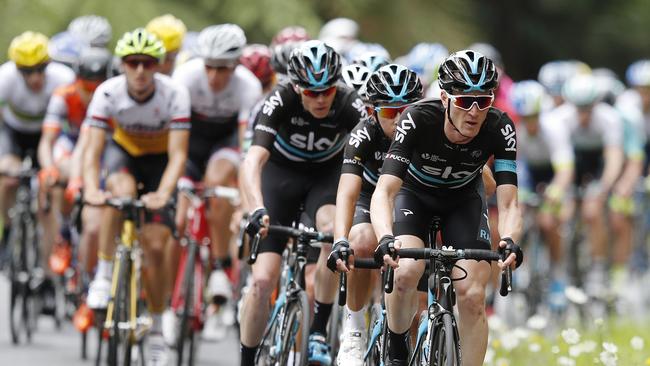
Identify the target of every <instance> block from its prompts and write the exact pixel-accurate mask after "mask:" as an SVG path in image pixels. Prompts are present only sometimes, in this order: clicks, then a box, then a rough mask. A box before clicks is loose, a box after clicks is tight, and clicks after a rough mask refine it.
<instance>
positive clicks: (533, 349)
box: [528, 343, 542, 353]
mask: <svg viewBox="0 0 650 366" xmlns="http://www.w3.org/2000/svg"><path fill="white" fill-rule="evenodd" d="M528 350H529V351H530V352H532V353H537V352H539V351H541V350H542V346H540V345H539V343H531V344H529V345H528Z"/></svg>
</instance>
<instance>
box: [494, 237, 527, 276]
mask: <svg viewBox="0 0 650 366" xmlns="http://www.w3.org/2000/svg"><path fill="white" fill-rule="evenodd" d="M499 253H501V254H505V253H508V257H507V258H506V260H504V261H502V260H499V262H498V263H497V264H498V265H499V268H500V269H501V270H504V269H506V268H508V267H511V268H512V269H516V268H519V266H521V263H522V262H523V261H524V252H523V251H522V250H521V248H520V247H519V245H517V244H515V242H514V240H512V239H511V238H508V237H506V238H501V241H499Z"/></svg>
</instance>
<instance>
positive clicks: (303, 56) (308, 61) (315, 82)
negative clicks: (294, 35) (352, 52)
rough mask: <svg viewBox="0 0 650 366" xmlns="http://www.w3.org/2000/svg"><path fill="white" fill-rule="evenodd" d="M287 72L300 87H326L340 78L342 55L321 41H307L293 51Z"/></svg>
mask: <svg viewBox="0 0 650 366" xmlns="http://www.w3.org/2000/svg"><path fill="white" fill-rule="evenodd" d="M287 74H288V75H289V78H290V79H291V82H292V83H293V84H295V85H297V86H299V87H302V88H306V89H325V88H328V87H330V86H332V85H334V84H336V82H337V81H338V80H339V78H340V76H341V57H340V56H339V54H338V53H336V51H334V49H333V48H332V47H330V46H328V45H327V44H325V43H323V42H321V41H315V40H314V41H307V42H304V43H302V44H301V45H300V47H299V48H296V49H295V50H294V51H293V52H292V53H291V56H290V57H289V65H288V67H287Z"/></svg>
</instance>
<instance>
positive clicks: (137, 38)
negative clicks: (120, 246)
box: [84, 28, 190, 365]
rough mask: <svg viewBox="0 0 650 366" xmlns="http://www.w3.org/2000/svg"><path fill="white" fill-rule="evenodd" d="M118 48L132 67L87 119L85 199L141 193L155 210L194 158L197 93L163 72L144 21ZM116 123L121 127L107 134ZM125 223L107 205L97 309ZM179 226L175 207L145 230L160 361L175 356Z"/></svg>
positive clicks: (91, 298)
mask: <svg viewBox="0 0 650 366" xmlns="http://www.w3.org/2000/svg"><path fill="white" fill-rule="evenodd" d="M115 54H116V55H117V56H118V57H121V58H122V62H123V64H124V71H125V73H124V74H123V75H120V76H116V77H114V78H111V79H109V80H107V81H105V82H104V83H102V84H101V85H100V86H99V87H98V88H97V90H96V92H95V94H94V95H93V99H92V101H91V102H90V105H89V107H88V112H87V116H88V117H87V119H86V121H85V122H84V123H87V124H88V126H89V131H88V146H87V152H86V156H85V158H84V166H85V170H84V189H85V192H84V199H85V200H86V201H87V202H89V203H91V204H96V205H99V204H102V203H104V201H105V199H106V198H107V197H109V196H114V197H125V196H126V197H135V196H136V195H137V194H138V193H140V194H142V195H141V199H142V201H144V203H145V205H146V207H147V208H148V209H149V210H160V209H162V208H163V207H164V206H165V205H166V204H167V202H168V201H169V200H170V198H171V197H172V193H173V192H174V189H175V188H176V182H177V181H178V179H179V178H180V176H181V174H182V172H183V168H184V166H185V160H186V158H187V148H188V140H189V129H190V99H189V93H188V92H187V89H186V88H185V87H184V86H182V85H180V84H178V83H176V82H174V81H173V80H172V79H170V78H169V77H168V76H166V75H163V74H160V73H158V72H157V68H158V67H159V65H160V63H161V62H162V60H163V59H164V56H165V47H164V45H163V44H162V42H161V41H160V40H158V38H156V36H154V35H153V34H151V33H149V32H147V31H146V30H144V29H142V28H138V29H136V30H134V31H132V32H127V33H125V34H124V36H122V38H121V39H120V40H119V41H118V42H117V45H116V47H115ZM109 130H112V131H113V134H112V138H110V139H108V140H107V139H106V137H107V135H106V134H107V132H108V131H109ZM102 152H103V154H104V158H103V167H104V168H105V169H106V170H107V172H108V176H107V178H106V192H104V191H101V190H100V188H99V165H100V159H101V157H102ZM138 185H139V186H140V187H138ZM139 188H140V189H139ZM118 223H119V212H117V211H116V210H114V209H109V208H104V209H103V216H102V225H101V227H100V236H99V258H100V261H99V263H98V268H97V272H96V274H95V279H94V280H93V282H92V283H91V285H90V289H89V292H88V299H87V301H88V306H89V307H91V308H102V307H105V306H106V304H107V303H108V296H109V292H110V291H109V289H110V281H111V274H112V262H111V259H112V256H113V254H114V252H115V244H114V243H115V235H116V234H117V232H118V227H119V225H118ZM172 227H173V217H171V214H170V212H169V211H163V212H162V213H160V214H158V213H156V214H148V215H147V218H146V224H145V225H144V226H143V227H142V229H141V235H140V241H141V243H142V247H143V250H144V256H145V258H146V261H145V263H146V271H147V275H146V276H145V280H144V281H143V283H144V286H145V289H146V292H147V305H148V309H149V313H150V315H151V317H152V320H153V323H152V327H151V329H150V333H149V337H148V344H149V348H150V350H149V352H148V353H147V354H148V355H149V361H150V362H149V363H150V364H153V365H163V364H165V363H166V361H167V357H168V355H167V346H166V344H165V341H164V339H163V336H162V334H161V333H162V315H161V314H162V312H163V310H164V309H165V306H166V296H167V295H168V294H167V293H166V292H167V290H168V286H167V284H168V283H169V280H168V279H167V272H166V271H165V268H164V266H163V262H164V253H165V245H166V244H167V243H168V240H169V238H170V236H171V230H170V229H171V228H172Z"/></svg>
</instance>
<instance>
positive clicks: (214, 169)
mask: <svg viewBox="0 0 650 366" xmlns="http://www.w3.org/2000/svg"><path fill="white" fill-rule="evenodd" d="M204 181H205V184H206V185H207V186H234V185H235V183H236V181H237V167H236V166H235V165H234V164H233V163H232V162H230V161H229V160H227V159H212V160H210V162H209V163H208V167H207V168H206V169H205V177H204Z"/></svg>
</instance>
